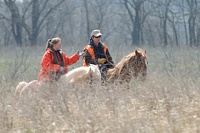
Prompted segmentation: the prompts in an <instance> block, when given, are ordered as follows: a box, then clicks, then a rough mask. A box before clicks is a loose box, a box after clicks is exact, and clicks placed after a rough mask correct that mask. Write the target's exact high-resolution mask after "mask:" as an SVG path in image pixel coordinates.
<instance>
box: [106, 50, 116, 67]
mask: <svg viewBox="0 0 200 133" xmlns="http://www.w3.org/2000/svg"><path fill="white" fill-rule="evenodd" d="M106 56H107V58H108V64H110V65H109V68H113V67H114V62H113V60H112V57H111V55H110V52H109V50H108V48H107V50H106Z"/></svg>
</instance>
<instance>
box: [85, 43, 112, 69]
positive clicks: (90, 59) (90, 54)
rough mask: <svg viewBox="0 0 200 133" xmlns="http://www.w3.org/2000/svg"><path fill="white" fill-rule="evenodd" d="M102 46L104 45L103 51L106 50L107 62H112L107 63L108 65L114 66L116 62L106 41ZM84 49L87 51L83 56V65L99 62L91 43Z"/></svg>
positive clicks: (109, 66)
mask: <svg viewBox="0 0 200 133" xmlns="http://www.w3.org/2000/svg"><path fill="white" fill-rule="evenodd" d="M102 46H103V52H104V55H105V58H106V60H107V61H106V63H107V64H110V63H112V64H110V65H107V67H108V68H112V67H113V64H114V62H113V61H112V57H111V55H110V52H109V50H108V48H107V46H106V44H105V43H102ZM83 51H84V52H85V54H84V58H83V66H88V65H89V64H98V61H97V58H98V57H97V53H96V52H95V50H94V47H92V46H91V45H87V46H86V47H85V48H84V49H83Z"/></svg>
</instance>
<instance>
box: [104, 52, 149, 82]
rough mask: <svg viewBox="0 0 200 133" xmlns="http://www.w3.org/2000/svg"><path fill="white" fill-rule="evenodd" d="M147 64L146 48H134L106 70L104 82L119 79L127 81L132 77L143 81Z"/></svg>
mask: <svg viewBox="0 0 200 133" xmlns="http://www.w3.org/2000/svg"><path fill="white" fill-rule="evenodd" d="M147 64H148V61H147V55H146V50H142V49H139V50H135V51H134V52H131V53H130V54H129V55H127V56H125V57H124V58H122V60H121V61H120V62H119V63H117V65H116V66H114V68H112V69H109V70H108V71H107V74H106V75H107V76H106V82H108V83H112V82H115V81H120V82H126V83H129V82H130V80H131V79H132V77H135V78H139V79H141V80H143V81H144V80H145V79H146V75H147Z"/></svg>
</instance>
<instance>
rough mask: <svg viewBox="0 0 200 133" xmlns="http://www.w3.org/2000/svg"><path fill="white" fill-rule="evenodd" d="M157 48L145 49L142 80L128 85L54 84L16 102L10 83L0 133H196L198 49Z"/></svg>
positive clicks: (1, 104) (0, 106)
mask: <svg viewBox="0 0 200 133" xmlns="http://www.w3.org/2000/svg"><path fill="white" fill-rule="evenodd" d="M158 51H159V50H158ZM158 51H156V50H154V49H147V55H148V59H149V60H148V61H149V65H148V74H147V79H146V80H145V81H143V82H141V81H138V80H135V79H132V80H131V82H130V83H129V86H130V88H129V89H127V88H126V87H124V86H123V85H120V84H113V85H111V86H106V87H105V86H101V87H96V88H95V87H82V86H79V87H76V88H66V87H63V86H61V85H60V86H52V87H49V88H42V89H41V90H39V91H34V92H31V93H29V94H28V95H25V96H23V95H22V96H21V97H20V99H19V100H16V99H15V97H13V92H14V86H13V87H12V88H11V90H13V91H11V92H7V93H2V94H1V97H0V111H1V112H2V113H1V114H0V129H1V130H2V131H1V132H28V133H29V132H30V133H32V132H69V133H71V132H87V133H92V132H95V133H96V132H99V133H101V132H102V133H122V132H125V133H132V132H153V133H161V132H163V133H165V132H166V133H168V132H185V133H190V132H199V131H200V128H199V125H200V88H199V86H200V78H199V75H200V72H199V68H200V64H199V57H200V56H199V51H198V50H197V49H196V50H193V49H188V50H186V49H179V50H177V49H175V50H174V51H175V52H173V51H171V52H170V51H166V53H163V52H162V51H159V52H158ZM186 51H187V52H186ZM169 55H170V56H169ZM172 64H173V65H172ZM170 66H171V67H170ZM1 85H2V86H1V87H2V88H6V85H7V84H6V83H3V84H1Z"/></svg>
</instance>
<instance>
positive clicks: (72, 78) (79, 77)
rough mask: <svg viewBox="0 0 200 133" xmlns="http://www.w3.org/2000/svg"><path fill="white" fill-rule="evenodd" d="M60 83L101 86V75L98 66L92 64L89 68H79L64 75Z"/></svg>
mask: <svg viewBox="0 0 200 133" xmlns="http://www.w3.org/2000/svg"><path fill="white" fill-rule="evenodd" d="M59 82H61V83H66V82H67V83H69V84H71V85H76V84H78V85H80V84H81V85H87V84H88V83H89V84H95V85H100V84H101V73H100V71H99V67H98V65H93V64H90V65H89V66H88V67H84V66H81V67H78V68H75V69H73V70H71V71H69V72H68V73H67V74H65V75H62V76H61V78H60V80H59Z"/></svg>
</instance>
